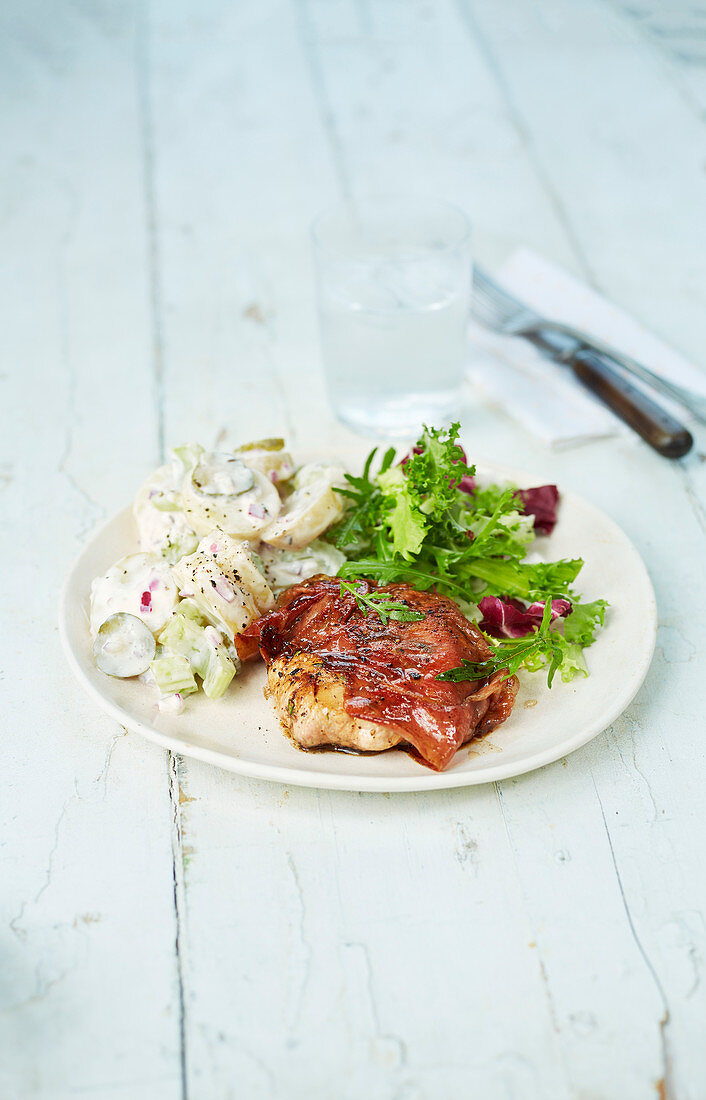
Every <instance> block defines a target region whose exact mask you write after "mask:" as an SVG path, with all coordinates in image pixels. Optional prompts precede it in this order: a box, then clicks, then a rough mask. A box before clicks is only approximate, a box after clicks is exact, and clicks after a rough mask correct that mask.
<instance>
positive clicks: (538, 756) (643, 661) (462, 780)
mask: <svg viewBox="0 0 706 1100" xmlns="http://www.w3.org/2000/svg"><path fill="white" fill-rule="evenodd" d="M475 466H476V468H477V470H479V471H480V472H481V473H482V472H483V471H487V472H488V473H491V474H492V475H493V476H495V477H501V478H507V480H509V481H514V482H517V483H521V482H523V481H527V482H528V483H529V484H535V483H536V484H539V483H540V481H538V480H537V479H536V478H535V479H534V480H533V479H532V475H531V474H528V473H527V472H526V471H521V470H518V469H517V468H513V467H509V466H504V465H502V464H500V463H496V462H491V461H480V460H479V461H477V462H476V463H475ZM540 480H541V479H540ZM561 494H562V497H563V498H564V499H565V500H572V501H576V502H577V503H578V504H580V506H581V507H583V508H584V509H587V510H588V511H589V512H593V513H594V514H595V515H596V516H597V517H600V519H601V522H602V523H604V524H607V525H609V526H610V527H612V528H613V529H614V530H615V531H616V532H617V533H618V534H619V536H620V538H621V539H622V540H623V542H624V543H625V544H626V546H627V548H628V549H629V550H630V551H632V553H633V555H634V557H635V559H636V561H637V562H638V563H639V565H640V568H641V570H642V581H643V584H644V586H645V589H646V595H647V597H648V599H647V601H646V603H647V606H646V609H645V610H646V612H647V616H648V619H649V632H648V635H647V639H646V641H647V645H646V646H645V647H644V649H643V650H642V652H641V655H640V660H639V662H638V664H637V665H636V666H635V668H634V669H633V670H632V673H631V677H630V680H629V681H628V682H629V684H630V690H629V692H627V693H626V694H625V695H621V696H620V698H619V699H618V700H616V701H615V702H614V703H613V705H612V706H610V707H608V709H607V710H606V711H605V713H604V714H602V715H601V718H600V722H599V723H598V725H596V723H595V722H594V723H593V724H590V723H589V726H588V728H587V729H586V730H583V731H582V732H581V733H578V734H576V735H575V736H574V737H572V738H570V739H569V740H568V741H567V740H564V741H562V742H561V745H560V746H556V747H548V748H546V749H543V750H541V751H539V752H536V753H534V754H533V755H532V756H529V757H527V759H526V760H525V761H521V762H517V761H516V762H514V763H506V764H503V763H502V762H500V761H498V763H497V764H495V765H492V766H490V767H487V768H484V769H483V770H482V771H477V772H473V771H470V772H468V771H464V772H452V771H442V772H435V771H432V770H431V769H426V768H424V769H422V767H421V765H420V775H419V777H416V776H400V777H397V778H395V777H387V778H386V777H384V776H373V775H370V776H360V775H359V774H356V773H351V774H350V775H346V774H345V773H339V774H332V773H325V772H313V771H310V770H308V769H306V768H294V767H288V766H284V765H278V764H261V763H255V762H251V761H247V760H245V761H244V760H242V759H241V758H240V757H238V756H231V755H228V754H225V753H221V752H219V751H218V750H215V749H209V748H205V747H201V746H197V745H193V744H191V743H190V742H188V741H184V740H182V739H180V738H177V737H174V736H172V735H171V734H167V733H162V732H160V731H159V730H157V729H155V728H154V727H153V726H151V725H149V724H148V723H146V722H144V721H142V720H140V719H139V718H135V717H133V716H132V715H130V714H128V713H127V712H126V711H124V710H123V709H122V708H121V707H120V706H119V705H118V704H117V703H115V702H113V700H111V699H109V698H107V697H106V696H105V695H103V694H102V693H101V691H100V690H99V689H98V688H97V687H96V686H95V684H93V683H92V681H91V680H90V679H89V677H88V675H87V673H86V671H85V669H84V667H83V664H82V662H81V661H80V660H79V658H78V656H77V654H76V653H75V652H74V648H73V646H72V643H71V639H70V636H69V626H68V623H69V616H68V600H69V590H70V588H71V586H72V582H73V580H74V577H75V575H76V574H77V573H78V572H79V570H80V567H81V564H82V561H83V557H84V555H85V554H86V553H87V551H88V550H89V548H90V547H91V546H92V545H93V544H94V543H95V542H96V541H97V540H99V539H100V536H101V535H102V534H103V532H104V531H106V530H107V529H108V528H109V527H110V526H111V525H112V524H113V523H114V522H115V521H116V520H117V519H118V518H119V517H120V516H123V515H125V514H126V513H129V514H130V515H132V505H131V504H129V505H127V506H126V507H125V508H122V509H120V510H119V511H117V512H114V513H113V514H112V515H111V516H109V517H108V518H107V519H105V520H103V521H102V522H101V523H100V524H98V525H96V527H95V528H94V529H93V530H92V531H90V532H89V534H88V535H87V536H86V538H85V541H84V542H83V544H82V546H81V548H80V550H79V551H78V553H77V554H76V555H75V557H74V559H73V561H72V562H71V565H70V567H69V569H68V571H67V573H66V576H65V578H64V582H63V584H62V587H61V593H60V597H59V608H58V610H59V616H58V626H59V637H60V639H61V645H62V648H63V651H64V656H65V658H66V660H67V663H68V665H69V668H70V669H71V671H72V673H73V675H74V677H75V678H76V680H77V681H78V683H79V685H80V686H81V687H82V688H83V689H84V690H85V691H86V692H87V694H88V695H89V696H90V697H91V699H93V700H94V701H95V702H96V703H97V704H98V706H99V707H100V709H101V710H102V711H103V712H104V713H106V714H107V715H108V716H109V717H110V718H112V719H113V720H114V721H116V722H117V723H118V724H119V725H120V726H122V727H123V729H127V730H130V731H132V732H134V733H139V734H140V735H141V736H142V737H144V738H145V739H146V740H147V741H151V742H152V743H153V744H157V745H159V746H160V747H161V748H164V749H167V750H169V751H170V752H174V753H176V754H177V755H180V756H188V757H191V758H193V759H196V760H200V761H202V762H204V763H207V764H211V765H213V766H215V767H219V768H222V769H223V770H225V771H229V772H233V773H235V774H238V775H243V776H245V777H247V778H250V779H259V780H265V781H267V782H274V783H280V784H283V785H285V786H297V787H309V788H312V789H319V790H343V791H357V792H366V793H388V794H394V793H400V794H402V793H407V792H424V791H436V790H446V789H449V788H457V787H471V786H481V785H484V784H486V783H496V782H499V781H501V780H503V779H511V778H514V777H516V776H520V775H526V774H527V773H528V772H531V771H536V770H537V769H538V768H543V767H546V766H547V765H548V764H552V763H555V762H556V761H557V760H561V759H562V758H563V757H565V756H569V755H570V754H571V753H573V752H576V750H577V749H580V748H582V747H583V746H584V745H586V744H588V742H589V741H591V740H593V738H595V737H598V736H599V734H601V733H602V732H603V731H604V730H606V729H608V728H609V726H610V725H611V724H612V723H613V722H615V720H616V719H617V718H618V717H619V716H620V715H621V714H622V713H623V712H624V711H625V710H626V709H627V707H629V705H630V703H631V702H632V700H633V699H634V698H635V696H636V694H637V692H638V691H639V690H640V688H641V687H642V685H643V683H644V682H645V678H646V676H647V673H648V671H649V668H650V665H651V663H652V658H653V656H654V650H655V645H656V642H657V627H658V616H657V601H656V597H655V592H654V586H653V584H652V580H651V578H650V575H649V572H648V570H647V567H646V565H645V563H644V561H643V559H642V556H641V554H640V553H639V551H638V549H637V547H636V546H635V544H634V542H633V541H632V539H631V538H630V537H629V536H628V535H627V534H626V533H625V531H624V530H623V529H622V527H621V526H620V524H618V523H616V521H615V520H614V519H613V518H612V517H611V516H609V515H607V513H605V512H604V511H603V510H602V509H600V508H599V507H598V506H597V505H595V504H593V502H592V501H589V500H586V498H585V497H583V496H581V495H580V494H579V493H575V492H573V490H563V489H562V490H561ZM283 736H284V735H283ZM354 759H363V758H362V757H355V758H354Z"/></svg>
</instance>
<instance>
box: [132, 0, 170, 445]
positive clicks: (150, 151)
mask: <svg viewBox="0 0 706 1100" xmlns="http://www.w3.org/2000/svg"><path fill="white" fill-rule="evenodd" d="M135 45H136V66H135V68H136V76H137V115H138V125H139V132H140V146H141V153H142V191H143V201H144V208H145V229H146V237H147V242H146V243H147V279H148V293H149V307H150V315H151V322H152V380H153V389H154V403H155V411H156V414H157V449H158V452H159V461H160V462H163V461H164V433H165V428H164V335H163V324H162V294H161V287H160V282H159V260H160V256H159V236H158V233H157V197H156V193H155V151H154V126H153V118H152V100H151V96H150V87H149V85H150V61H149V48H148V27H147V12H146V9H145V8H144V7H142V8H141V14H140V18H139V22H138V28H137V35H136V39H135Z"/></svg>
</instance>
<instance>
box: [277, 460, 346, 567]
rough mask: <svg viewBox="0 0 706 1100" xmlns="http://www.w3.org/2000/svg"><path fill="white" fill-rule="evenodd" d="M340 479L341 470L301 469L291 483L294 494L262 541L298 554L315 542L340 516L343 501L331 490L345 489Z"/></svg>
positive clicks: (320, 466)
mask: <svg viewBox="0 0 706 1100" xmlns="http://www.w3.org/2000/svg"><path fill="white" fill-rule="evenodd" d="M344 475H345V470H344V469H343V467H342V466H334V465H330V466H329V465H324V464H323V463H310V464H309V465H306V466H302V467H301V468H300V469H299V470H298V471H297V474H296V477H295V479H294V486H295V488H294V492H293V493H292V494H291V496H289V497H287V499H286V500H285V501H284V503H283V505H282V510H281V511H280V513H279V515H278V517H277V519H276V520H275V521H274V522H273V523H272V524H271V525H270V526H269V527H268V528H267V529H266V530H265V531H264V532H263V534H262V539H263V541H264V542H266V543H267V544H268V545H269V546H276V547H278V548H279V549H283V550H300V549H301V548H302V547H303V546H306V545H307V544H308V543H310V542H311V541H312V539H315V538H318V536H319V535H321V534H322V533H323V532H324V531H325V530H326V528H327V527H330V526H331V524H332V523H334V522H335V520H337V519H338V518H339V516H340V515H341V514H342V512H343V497H342V496H340V494H339V493H337V492H336V491H335V488H334V486H338V487H340V488H343V487H344V486H345V480H344Z"/></svg>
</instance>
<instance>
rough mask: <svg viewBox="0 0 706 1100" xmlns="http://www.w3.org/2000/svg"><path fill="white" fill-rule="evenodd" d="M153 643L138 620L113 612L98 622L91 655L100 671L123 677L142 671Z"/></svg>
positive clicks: (151, 657)
mask: <svg viewBox="0 0 706 1100" xmlns="http://www.w3.org/2000/svg"><path fill="white" fill-rule="evenodd" d="M156 649H157V644H156V642H155V640H154V636H153V634H152V632H151V631H150V630H149V628H148V627H146V626H145V624H144V623H143V621H142V619H138V618H137V616H136V615H130V614H128V612H127V611H117V612H116V613H115V614H114V615H110V616H109V617H108V618H107V619H106V620H105V622H104V623H101V625H100V627H99V629H98V633H97V634H96V640H95V642H94V644H93V656H94V658H95V662H96V664H97V665H98V668H99V669H100V670H101V672H105V673H107V675H108V676H118V677H120V679H126V678H127V677H128V676H139V675H140V673H141V672H146V671H147V669H148V668H149V667H150V664H151V662H152V660H153V659H154V655H155V651H156Z"/></svg>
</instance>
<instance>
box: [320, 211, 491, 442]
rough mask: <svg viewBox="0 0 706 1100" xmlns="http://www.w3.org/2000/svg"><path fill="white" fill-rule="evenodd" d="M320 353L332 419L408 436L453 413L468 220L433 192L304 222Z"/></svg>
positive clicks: (381, 434) (463, 328) (463, 326)
mask: <svg viewBox="0 0 706 1100" xmlns="http://www.w3.org/2000/svg"><path fill="white" fill-rule="evenodd" d="M312 237H313V242H314V255H315V266H316V275H317V285H318V301H319V320H320V330H321V350H322V355H323V362H324V370H325V375H326V383H327V387H328V393H329V399H330V401H331V405H332V406H333V409H334V412H335V413H336V415H337V417H338V418H339V420H342V421H343V422H344V423H345V424H347V425H348V426H349V427H351V428H353V429H354V430H355V431H357V432H359V433H360V434H362V435H366V436H372V437H373V438H392V439H408V438H411V437H413V436H414V435H415V434H416V433H418V431H419V429H420V428H421V426H422V424H424V423H426V424H429V425H438V424H440V423H442V422H444V421H448V419H449V418H450V417H452V416H453V415H454V413H458V411H459V407H460V405H461V388H462V384H463V377H464V371H465V366H466V342H467V323H468V315H469V309H470V295H471V255H470V226H469V223H468V220H467V218H466V216H465V214H463V212H462V211H461V210H458V209H457V208H456V207H455V206H452V205H450V204H449V203H446V202H442V201H441V200H438V199H433V200H432V199H412V198H409V199H407V198H396V199H385V200H378V201H375V202H368V203H364V204H356V205H352V204H351V205H350V206H344V207H340V208H338V209H335V210H331V211H329V212H327V213H324V214H322V215H320V216H319V217H318V218H317V219H316V221H315V222H314V224H313V226H312Z"/></svg>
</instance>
